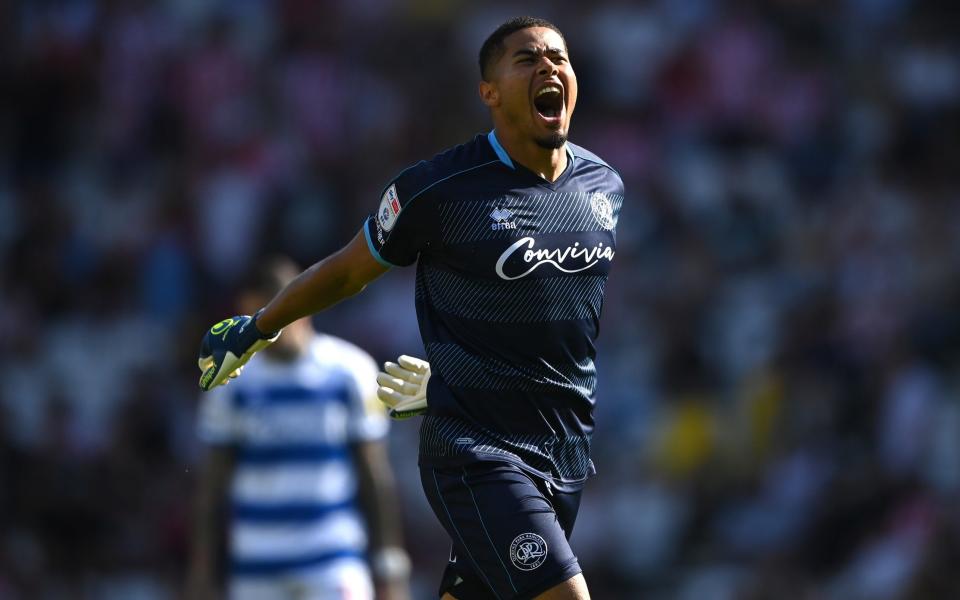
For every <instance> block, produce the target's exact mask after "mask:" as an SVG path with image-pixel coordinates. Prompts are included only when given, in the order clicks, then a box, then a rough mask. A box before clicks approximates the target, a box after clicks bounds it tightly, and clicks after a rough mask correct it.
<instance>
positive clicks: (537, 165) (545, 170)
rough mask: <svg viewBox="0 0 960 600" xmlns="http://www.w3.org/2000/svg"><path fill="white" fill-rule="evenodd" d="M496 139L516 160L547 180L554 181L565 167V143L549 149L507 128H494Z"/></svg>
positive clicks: (512, 158)
mask: <svg viewBox="0 0 960 600" xmlns="http://www.w3.org/2000/svg"><path fill="white" fill-rule="evenodd" d="M496 135H497V140H498V141H499V142H500V145H501V146H503V149H504V150H506V151H507V154H509V155H510V158H511V160H513V161H514V162H518V163H520V164H521V165H523V166H524V167H526V168H528V169H530V170H531V171H533V172H534V173H536V174H537V175H539V176H540V177H543V178H544V179H546V180H547V181H549V182H551V183H552V182H554V181H556V180H557V178H558V177H560V175H561V174H562V173H563V170H564V169H566V168H567V145H566V144H564V145H563V146H561V147H559V148H556V149H550V148H544V147H543V146H541V145H539V144H537V143H536V142H535V141H533V140H532V139H529V138H526V137H521V136H520V135H518V134H516V133H512V132H510V131H509V130H508V129H507V128H502V129H501V128H499V127H497V128H496Z"/></svg>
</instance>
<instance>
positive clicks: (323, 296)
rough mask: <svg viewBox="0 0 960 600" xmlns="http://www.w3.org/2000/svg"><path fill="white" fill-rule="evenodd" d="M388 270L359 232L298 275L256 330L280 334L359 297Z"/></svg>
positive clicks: (264, 313) (266, 311) (262, 316)
mask: <svg viewBox="0 0 960 600" xmlns="http://www.w3.org/2000/svg"><path fill="white" fill-rule="evenodd" d="M387 270H388V269H387V267H385V266H383V265H382V264H380V263H379V262H377V260H376V259H375V258H374V257H373V255H372V254H370V250H369V248H367V241H366V239H365V238H364V235H363V231H362V230H361V231H360V233H358V234H357V235H356V236H355V237H354V238H353V239H352V240H351V241H350V243H349V244H347V245H346V246H344V247H343V248H342V249H340V250H338V251H337V252H335V253H333V254H331V255H330V256H328V257H327V258H325V259H323V260H321V261H320V262H318V263H316V264H314V265H313V266H312V267H310V268H309V269H307V270H306V271H304V272H303V273H300V275H298V276H297V278H296V279H294V280H293V281H291V282H290V284H289V285H287V287H285V288H284V289H283V290H281V291H280V293H279V294H277V295H276V296H275V297H274V298H273V299H272V300H271V301H270V302H269V303H267V306H266V307H265V308H264V309H263V311H262V312H261V313H260V316H259V317H258V318H257V329H259V330H260V331H263V332H273V331H279V330H281V329H283V328H284V327H286V326H287V325H289V324H290V323H293V322H294V321H296V320H297V319H301V318H303V317H306V316H309V315H312V314H314V313H317V312H320V311H321V310H324V309H325V308H329V307H330V306H333V305H334V304H336V303H337V302H339V301H341V300H343V299H344V298H349V297H350V296H353V295H354V294H357V293H359V292H360V291H362V290H363V288H365V287H366V286H367V284H368V283H370V282H371V281H373V280H374V279H376V278H377V277H379V276H381V275H383V274H384V273H386V272H387Z"/></svg>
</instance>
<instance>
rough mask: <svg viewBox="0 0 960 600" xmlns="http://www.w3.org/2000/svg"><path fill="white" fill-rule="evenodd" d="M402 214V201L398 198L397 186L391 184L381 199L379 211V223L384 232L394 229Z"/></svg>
mask: <svg viewBox="0 0 960 600" xmlns="http://www.w3.org/2000/svg"><path fill="white" fill-rule="evenodd" d="M399 214H400V200H399V199H398V198H397V184H395V183H394V184H391V185H390V187H388V188H387V191H385V192H384V193H383V198H381V199H380V208H378V209H377V221H378V222H379V223H380V227H382V228H383V230H384V231H390V230H391V229H393V224H394V223H396V222H397V215H399Z"/></svg>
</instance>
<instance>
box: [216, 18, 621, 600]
mask: <svg viewBox="0 0 960 600" xmlns="http://www.w3.org/2000/svg"><path fill="white" fill-rule="evenodd" d="M479 64H480V76H481V80H480V82H479V85H478V91H479V95H480V100H481V101H482V102H483V103H484V104H485V105H486V106H487V108H488V109H489V111H490V115H491V118H492V120H493V125H494V129H493V130H492V131H490V132H488V133H485V134H479V135H477V136H475V137H474V138H473V139H471V140H469V141H467V142H466V143H464V144H461V145H459V146H456V147H454V148H451V149H449V150H446V151H444V152H442V153H440V154H438V155H436V156H435V157H433V158H432V159H430V160H426V161H421V162H419V163H417V164H415V165H413V166H411V167H410V168H408V169H407V170H405V171H403V172H402V173H400V174H399V175H398V176H397V177H395V178H394V179H393V180H391V181H390V182H388V184H387V185H386V186H385V188H384V190H383V194H382V196H381V198H380V203H379V205H378V206H377V207H376V209H375V212H373V213H372V214H371V215H370V217H368V219H367V220H366V222H365V223H364V226H363V228H362V229H361V231H360V233H358V234H357V236H356V237H354V239H353V240H352V241H351V242H349V243H348V244H347V245H346V246H345V247H344V248H343V249H341V250H340V251H338V252H336V253H335V254H333V255H331V256H329V257H327V258H325V259H323V260H321V261H320V262H318V263H316V264H315V265H313V266H312V267H310V268H309V269H307V270H306V271H304V272H303V273H301V274H300V275H299V276H298V277H297V278H296V279H294V280H293V281H292V282H291V283H290V284H289V285H288V286H287V287H285V288H284V289H283V290H282V291H281V292H280V293H279V294H277V295H276V296H275V297H274V298H273V299H272V300H271V301H270V302H269V303H267V305H266V306H265V307H263V308H262V309H260V310H259V311H257V312H256V313H255V314H254V315H253V316H249V315H245V316H237V317H233V318H231V319H228V320H226V321H222V322H220V323H218V324H217V325H215V326H214V327H213V328H212V329H211V330H209V331H208V332H207V334H206V335H205V336H204V339H203V342H202V344H201V352H200V367H201V370H202V371H203V374H202V376H201V378H200V387H201V388H202V389H204V390H208V389H211V388H213V387H215V386H217V385H220V384H222V383H224V382H226V381H227V380H228V379H229V378H230V377H233V376H236V375H238V374H239V372H240V369H241V368H242V367H243V365H244V364H245V363H246V362H247V361H248V360H249V359H250V357H251V356H253V354H254V353H255V352H257V351H258V350H259V349H260V348H262V347H264V346H265V345H267V344H269V343H270V341H271V340H274V339H276V336H278V335H279V334H280V330H281V329H282V328H283V327H285V326H286V325H287V324H289V323H292V322H293V321H295V320H297V319H299V318H302V317H304V316H307V315H311V314H313V313H316V312H318V311H321V310H323V309H325V308H327V307H329V306H331V305H333V304H334V303H336V302H339V301H340V300H343V299H344V298H347V297H349V296H352V295H354V294H356V293H358V292H360V291H361V290H362V289H363V288H364V287H365V286H366V285H367V284H369V283H370V282H372V281H373V280H374V279H376V278H377V277H379V276H380V275H381V274H383V273H384V272H386V271H387V269H389V268H391V267H394V266H407V265H411V264H413V263H417V282H416V309H417V318H418V321H419V325H420V332H421V335H422V338H423V342H424V347H425V349H426V354H427V359H428V360H429V376H427V373H428V371H427V365H426V364H422V363H421V362H417V361H411V360H409V359H401V360H400V361H399V362H398V363H397V364H396V365H393V366H391V365H388V366H387V371H386V377H385V378H382V380H381V387H383V388H385V390H386V391H384V392H382V395H384V396H386V402H387V404H388V406H390V408H391V411H392V412H393V414H394V416H396V417H406V416H410V415H413V414H418V413H422V414H423V415H424V417H423V420H422V423H421V426H420V449H419V465H420V475H421V483H422V485H423V489H424V492H425V494H426V496H427V499H428V500H429V502H430V505H431V508H432V509H433V511H434V513H435V514H436V516H437V518H438V519H439V520H440V523H441V524H442V525H443V527H444V529H445V530H446V531H447V533H448V534H449V536H450V540H451V543H452V546H453V549H452V551H451V555H450V562H449V563H448V564H447V568H446V570H445V572H444V574H443V577H442V581H441V583H440V589H439V594H440V596H441V597H443V598H445V599H450V598H455V599H459V600H472V599H480V598H484V599H486V598H499V599H508V598H510V599H529V598H541V599H549V600H555V599H563V600H566V599H581V600H582V599H585V598H589V593H588V591H587V586H586V583H585V581H584V578H583V576H582V574H581V571H580V565H579V562H578V561H577V557H576V556H575V555H574V553H573V550H572V549H571V548H570V544H569V541H568V539H569V536H570V532H571V531H572V529H573V524H574V521H575V520H576V514H577V509H578V507H579V503H580V494H581V492H582V489H583V486H584V484H585V482H586V480H587V479H588V478H589V477H590V476H591V475H592V474H593V473H594V468H593V462H592V461H591V460H590V438H591V436H592V434H593V426H594V419H593V409H594V405H595V401H596V398H595V394H594V391H595V389H596V367H595V365H594V358H595V355H596V352H595V345H594V344H595V340H596V337H597V335H598V333H599V322H600V312H601V308H602V305H603V291H604V286H605V283H606V280H607V276H608V274H609V272H610V267H611V264H612V262H613V259H614V256H615V255H616V242H617V240H616V224H617V220H618V217H619V213H620V207H621V205H622V202H623V193H624V191H623V182H622V180H621V178H620V176H619V175H618V174H617V172H616V171H614V170H613V169H612V168H611V167H610V166H609V165H607V164H606V163H605V162H604V161H603V160H601V159H600V158H598V157H597V156H596V155H595V154H593V153H591V152H589V151H587V150H585V149H584V148H581V147H580V146H577V145H575V144H573V143H570V142H568V141H567V132H568V128H569V125H570V118H571V116H572V114H573V111H574V107H575V106H576V101H577V78H576V75H575V74H574V71H573V67H572V66H571V62H570V56H569V54H568V49H567V45H566V41H565V40H564V37H563V35H562V34H561V33H560V30H559V29H558V28H557V27H556V26H555V25H553V24H551V23H549V22H547V21H544V20H542V19H534V18H530V17H520V18H516V19H511V20H510V21H508V22H506V23H504V24H503V25H501V26H500V27H498V28H497V29H496V31H494V32H493V33H492V34H491V35H490V36H489V37H488V38H487V40H486V41H485V42H484V43H483V45H482V47H481V48H480V56H479ZM391 371H392V372H391ZM401 371H403V372H401ZM404 372H406V373H404ZM408 374H409V375H408ZM407 377H409V379H408V378H407ZM385 382H386V383H385ZM407 396H409V398H407ZM421 396H422V397H421ZM426 398H429V403H428V404H427V405H426V406H424V404H425V399H426Z"/></svg>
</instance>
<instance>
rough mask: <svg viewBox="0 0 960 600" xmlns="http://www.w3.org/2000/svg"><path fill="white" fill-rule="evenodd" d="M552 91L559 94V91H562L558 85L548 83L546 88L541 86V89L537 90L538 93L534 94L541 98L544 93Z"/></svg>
mask: <svg viewBox="0 0 960 600" xmlns="http://www.w3.org/2000/svg"><path fill="white" fill-rule="evenodd" d="M550 93H556V94H559V93H560V88H559V87H557V86H555V85H548V86H546V87H544V88H541V89H540V91H539V92H537V95H536V96H534V98H539V97H540V96H542V95H544V94H550Z"/></svg>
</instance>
